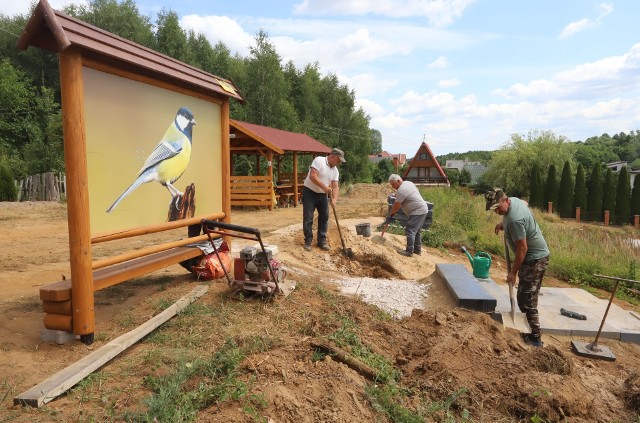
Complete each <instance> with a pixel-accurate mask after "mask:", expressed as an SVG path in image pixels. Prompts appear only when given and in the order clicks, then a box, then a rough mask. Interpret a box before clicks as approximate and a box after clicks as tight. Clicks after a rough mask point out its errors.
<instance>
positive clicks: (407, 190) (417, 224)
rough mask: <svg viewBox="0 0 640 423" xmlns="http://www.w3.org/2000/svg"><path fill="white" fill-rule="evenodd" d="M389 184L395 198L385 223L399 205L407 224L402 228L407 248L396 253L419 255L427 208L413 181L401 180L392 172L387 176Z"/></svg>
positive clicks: (407, 255)
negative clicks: (405, 236)
mask: <svg viewBox="0 0 640 423" xmlns="http://www.w3.org/2000/svg"><path fill="white" fill-rule="evenodd" d="M389 185H391V188H393V189H394V190H396V200H395V202H394V203H393V207H391V211H390V212H389V217H388V218H387V222H386V223H388V222H389V221H390V220H391V219H392V218H393V215H395V214H396V213H397V212H398V210H400V207H402V211H403V212H404V214H406V215H407V225H406V226H405V228H404V231H405V234H406V235H407V248H406V249H405V250H400V249H399V250H398V253H399V254H402V255H403V256H406V257H411V255H412V254H417V255H420V254H421V253H422V236H421V233H420V229H421V228H422V225H423V224H424V221H425V220H426V219H427V215H428V214H429V208H428V207H427V205H426V204H425V202H424V199H423V198H422V195H420V191H418V188H417V187H416V186H415V184H414V183H413V182H411V181H403V180H402V178H401V177H400V175H396V174H395V173H394V174H392V175H391V176H389Z"/></svg>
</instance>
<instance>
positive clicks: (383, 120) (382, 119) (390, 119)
mask: <svg viewBox="0 0 640 423" xmlns="http://www.w3.org/2000/svg"><path fill="white" fill-rule="evenodd" d="M371 122H372V125H371V127H372V128H376V129H379V130H381V129H393V128H400V127H404V126H408V125H410V124H411V123H412V122H411V120H409V119H406V118H403V117H400V116H398V115H397V114H395V113H389V114H387V115H384V116H378V117H374V118H373V119H371Z"/></svg>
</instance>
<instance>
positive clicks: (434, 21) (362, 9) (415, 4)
mask: <svg viewBox="0 0 640 423" xmlns="http://www.w3.org/2000/svg"><path fill="white" fill-rule="evenodd" d="M474 2H475V0H423V1H416V0H376V1H362V0H303V2H302V3H300V4H297V5H295V7H294V10H293V11H294V13H296V14H309V15H356V16H363V15H380V16H388V17H392V18H411V17H425V18H427V20H428V21H429V23H430V24H431V25H433V26H435V27H444V26H447V25H449V24H451V23H452V22H453V21H455V20H456V19H459V18H460V17H461V16H462V14H463V12H464V10H465V9H466V8H467V6H469V5H471V4H472V3H474Z"/></svg>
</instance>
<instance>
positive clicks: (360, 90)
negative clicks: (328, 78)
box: [338, 73, 398, 97]
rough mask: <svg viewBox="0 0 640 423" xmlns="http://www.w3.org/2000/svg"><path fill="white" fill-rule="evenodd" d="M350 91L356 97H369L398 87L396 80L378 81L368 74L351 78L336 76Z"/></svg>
mask: <svg viewBox="0 0 640 423" xmlns="http://www.w3.org/2000/svg"><path fill="white" fill-rule="evenodd" d="M338 77H339V78H340V81H341V82H344V83H345V84H347V85H348V86H349V88H350V89H352V90H354V91H355V93H356V96H357V97H369V96H372V95H374V94H383V93H385V92H387V91H388V90H389V89H390V88H393V87H395V86H396V85H398V80H396V79H379V78H377V77H376V76H375V75H373V74H370V73H362V74H358V75H355V76H352V77H347V76H344V75H338Z"/></svg>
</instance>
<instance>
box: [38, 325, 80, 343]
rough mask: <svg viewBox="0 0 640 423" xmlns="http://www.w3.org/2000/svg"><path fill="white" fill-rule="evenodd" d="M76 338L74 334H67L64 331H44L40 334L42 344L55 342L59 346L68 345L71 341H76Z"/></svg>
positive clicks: (45, 329)
mask: <svg viewBox="0 0 640 423" xmlns="http://www.w3.org/2000/svg"><path fill="white" fill-rule="evenodd" d="M75 339H76V336H75V335H74V334H73V333H72V332H65V331H63V330H53V329H47V328H44V329H42V333H41V334H40V340H41V341H42V342H55V343H56V344H58V345H62V344H66V343H67V342H69V341H74V340H75Z"/></svg>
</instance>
